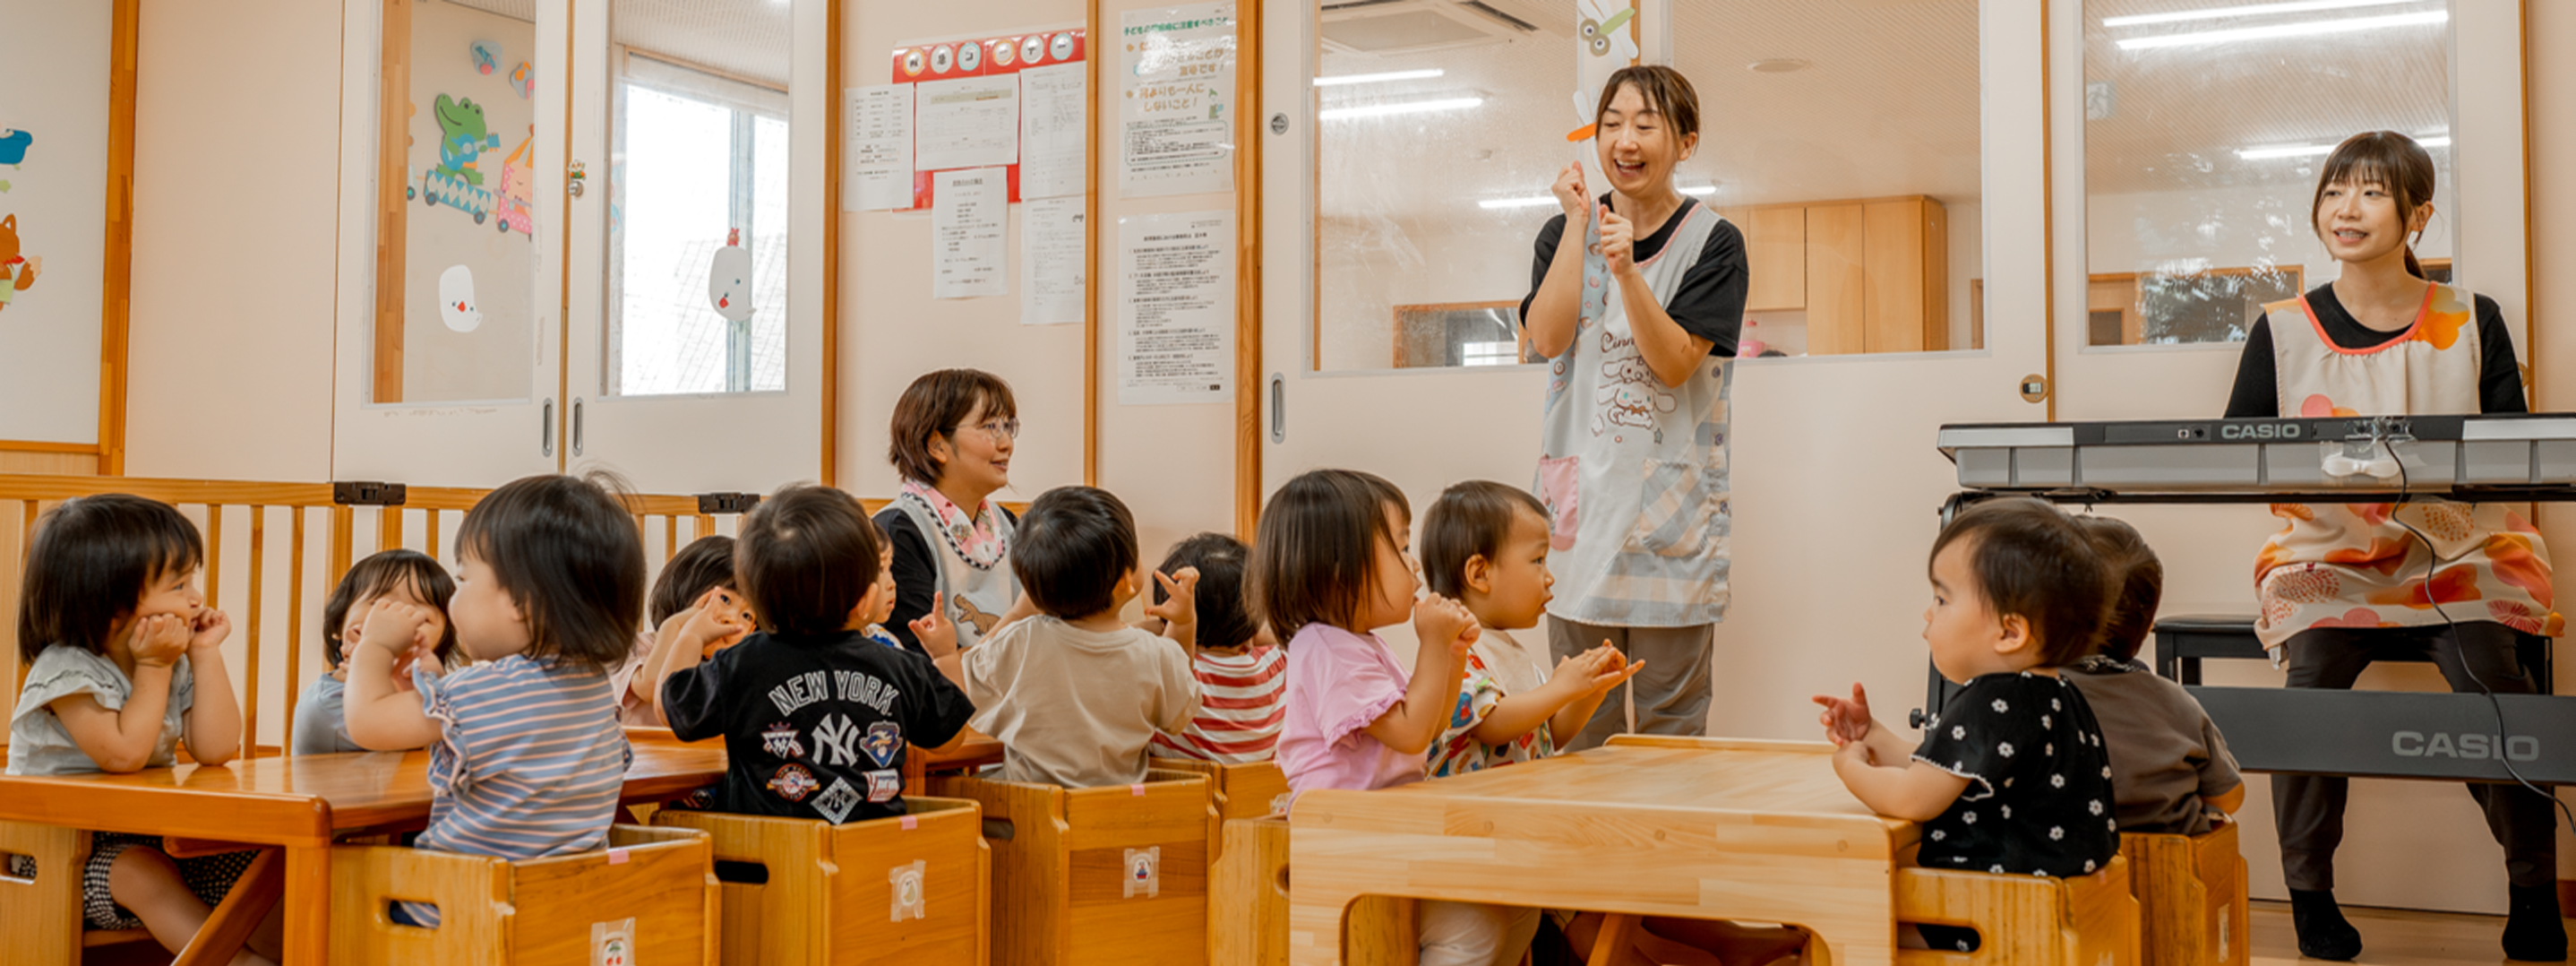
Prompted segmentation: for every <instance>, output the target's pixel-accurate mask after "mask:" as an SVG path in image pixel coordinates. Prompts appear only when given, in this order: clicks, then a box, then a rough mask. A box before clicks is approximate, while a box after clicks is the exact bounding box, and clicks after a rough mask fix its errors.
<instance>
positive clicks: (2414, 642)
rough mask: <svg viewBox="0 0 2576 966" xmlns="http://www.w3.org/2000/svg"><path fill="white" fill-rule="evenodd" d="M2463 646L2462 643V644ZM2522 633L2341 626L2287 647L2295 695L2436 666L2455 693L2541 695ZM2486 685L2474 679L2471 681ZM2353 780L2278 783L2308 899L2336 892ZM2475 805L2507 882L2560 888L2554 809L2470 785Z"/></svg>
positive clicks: (2287, 870) (2290, 876)
mask: <svg viewBox="0 0 2576 966" xmlns="http://www.w3.org/2000/svg"><path fill="white" fill-rule="evenodd" d="M2455 639H2456V644H2455V643H2454V640H2455ZM2515 639H2516V638H2515V635H2514V632H2513V629H2512V628H2509V627H2506V626H2504V625H2502V624H2498V623H2496V622H2494V621H2462V622H2460V624H2459V625H2458V631H2457V632H2456V634H2455V633H2454V632H2453V630H2452V629H2451V628H2449V627H2445V626H2439V625H2437V626H2431V627H2386V628H2370V629H2366V630H2365V629H2348V628H2340V627H2328V628H2319V629H2316V630H2309V631H2301V632H2299V634H2298V635H2297V636H2295V637H2292V638H2290V639H2289V640H2288V641H2286V642H2283V647H2285V648H2287V650H2288V652H2289V665H2290V679H2289V686H2290V687H2294V688H2333V689H2336V690H2343V689H2348V688H2350V687H2352V682H2353V680H2354V679H2355V678H2359V677H2360V676H2361V669H2362V668H2365V667H2368V666H2370V662H2371V661H2372V660H2374V659H2388V660H2417V661H2420V660H2426V659H2428V658H2429V659H2430V660H2432V662H2433V665H2434V666H2435V667H2438V668H2440V669H2441V670H2442V677H2443V678H2444V679H2445V680H2448V681H2449V682H2450V683H2451V690H2452V691H2455V692H2465V693H2469V694H2477V693H2480V692H2479V689H2478V684H2479V683H2480V682H2483V683H2485V684H2486V686H2487V689H2488V690H2492V691H2494V692H2496V693H2497V694H2529V693H2532V692H2533V691H2534V690H2536V689H2535V688H2534V687H2533V686H2532V681H2531V678H2530V677H2529V676H2528V675H2526V674H2524V673H2523V669H2522V663H2521V661H2520V660H2519V659H2517V658H2516V657H2515V656H2514V642H2515ZM2471 672H2475V674H2476V679H2475V680H2471V678H2470V673H2471ZM2351 785H2352V782H2351V780H2350V779H2346V778H2342V777H2339V776H2333V775H2273V776H2272V817H2273V820H2274V821H2275V822H2276V823H2277V824H2278V826H2279V828H2280V833H2281V875H2282V878H2283V879H2285V880H2287V881H2288V884H2289V887H2290V888H2293V889H2299V890H2303V891H2304V890H2321V889H2332V888H2334V853H2335V846H2337V845H2341V844H2342V843H2343V809H2344V801H2345V799H2346V798H2347V797H2348V796H2349V795H2350V793H2351ZM2469 796H2470V797H2472V798H2475V799H2477V802H2478V808H2479V809H2480V810H2482V811H2484V812H2486V815H2487V831H2488V833H2489V834H2492V835H2494V836H2495V840H2496V844H2498V845H2501V846H2504V870H2505V877H2506V878H2507V879H2508V880H2510V881H2511V882H2512V883H2513V884H2514V885H2518V886H2546V885H2552V884H2554V883H2556V881H2557V879H2558V833H2557V817H2556V816H2555V815H2554V814H2552V810H2553V808H2554V806H2552V805H2551V804H2550V800H2549V799H2548V798H2546V797H2543V796H2541V795H2536V794H2533V793H2532V791H2531V790H2530V789H2528V788H2524V787H2522V786H2521V785H2511V784H2498V783H2487V782H2471V783H2469Z"/></svg>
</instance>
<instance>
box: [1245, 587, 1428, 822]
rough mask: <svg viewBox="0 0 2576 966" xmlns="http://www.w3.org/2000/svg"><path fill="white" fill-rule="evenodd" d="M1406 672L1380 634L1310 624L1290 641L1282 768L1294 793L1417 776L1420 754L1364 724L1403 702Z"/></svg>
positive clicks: (1379, 785) (1279, 757)
mask: <svg viewBox="0 0 2576 966" xmlns="http://www.w3.org/2000/svg"><path fill="white" fill-rule="evenodd" d="M1406 681H1407V678H1406V675H1405V673H1404V668H1403V667H1402V666H1400V665H1398V664H1396V663H1395V655H1394V654H1393V653H1391V652H1389V651H1388V650H1387V647H1386V642H1385V641H1381V640H1378V638H1377V635H1375V634H1371V635H1368V636H1366V637H1362V636H1360V635H1357V634H1353V633H1351V632H1349V631H1346V630H1343V629H1341V628H1338V627H1333V626H1330V625H1326V624H1308V625H1306V626H1305V627H1303V628H1300V629H1298V631H1297V634H1296V636H1294V637H1291V638H1289V639H1288V718H1287V721H1286V722H1285V723H1284V724H1283V725H1282V726H1281V727H1280V730H1279V751H1278V755H1277V760H1278V762H1279V769H1280V770H1281V771H1284V772H1286V773H1287V774H1288V787H1289V788H1290V789H1291V790H1292V791H1295V792H1305V791H1309V790H1312V789H1317V788H1347V789H1358V790H1367V789H1372V788H1386V787H1388V786H1391V785H1401V784H1404V783H1406V782H1410V781H1418V780H1420V779H1421V778H1422V752H1418V751H1417V752H1414V753H1413V754H1410V755H1405V754H1398V753H1396V751H1395V750H1394V749H1391V748H1388V747H1387V746H1385V745H1383V744H1380V743H1379V742H1378V740H1377V739H1376V738H1372V737H1369V734H1368V731H1367V729H1368V726H1369V723H1370V722H1372V721H1376V720H1377V719H1378V716H1379V715H1382V714H1385V713H1386V709H1388V708H1391V707H1394V706H1395V703H1396V702H1398V701H1402V700H1404V687H1405V684H1406Z"/></svg>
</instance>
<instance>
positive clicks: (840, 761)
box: [814, 714, 866, 766]
mask: <svg viewBox="0 0 2576 966" xmlns="http://www.w3.org/2000/svg"><path fill="white" fill-rule="evenodd" d="M864 737H866V734H865V733H864V732H862V731H860V730H859V726H858V725H855V724H852V723H851V722H850V716H849V715H845V714H827V715H824V716H823V720H821V721H818V722H816V723H815V724H814V762H815V764H819V765H825V766H841V765H856V764H858V763H859V740H860V739H861V738H864Z"/></svg>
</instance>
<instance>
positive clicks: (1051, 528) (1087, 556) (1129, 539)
mask: <svg viewBox="0 0 2576 966" xmlns="http://www.w3.org/2000/svg"><path fill="white" fill-rule="evenodd" d="M1136 558H1137V553H1136V518H1135V516H1134V515H1132V514H1129V513H1128V512H1127V504H1124V503H1121V502H1118V498H1117V497H1115V496H1112V495H1110V493H1109V491H1107V490H1104V489H1100V488H1099V487H1093V486H1059V487H1056V488H1055V489H1052V490H1048V491H1046V492H1044V493H1040V494H1038V498H1037V499H1036V500H1033V501H1030V503H1029V512H1028V513H1026V514H1023V515H1022V516H1021V517H1020V525H1019V529H1018V530H1017V531H1016V532H1015V533H1013V534H1012V535H1011V573H1012V574H1013V575H1014V576H1017V577H1019V578H1020V590H1021V592H1023V593H1026V594H1028V595H1029V603H1031V604H1035V605H1037V608H1038V610H1040V611H1044V612H1045V613H1047V614H1049V615H1052V616H1055V617H1062V618H1068V619H1070V618H1076V617H1089V616H1091V615H1093V614H1097V613H1100V612H1101V611H1105V610H1108V609H1109V608H1111V607H1114V606H1117V596H1118V593H1117V592H1118V578H1120V577H1124V576H1128V575H1130V574H1133V573H1135V572H1136Z"/></svg>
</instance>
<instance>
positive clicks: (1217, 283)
mask: <svg viewBox="0 0 2576 966" xmlns="http://www.w3.org/2000/svg"><path fill="white" fill-rule="evenodd" d="M1234 321H1235V320H1234V212H1231V211H1192V212H1180V213H1175V214H1164V215H1131V216H1129V217H1125V218H1121V219H1118V403H1119V405H1122V406H1157V405H1172V404H1177V403H1212V402H1227V401H1230V400H1232V399H1233V398H1234Z"/></svg>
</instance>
